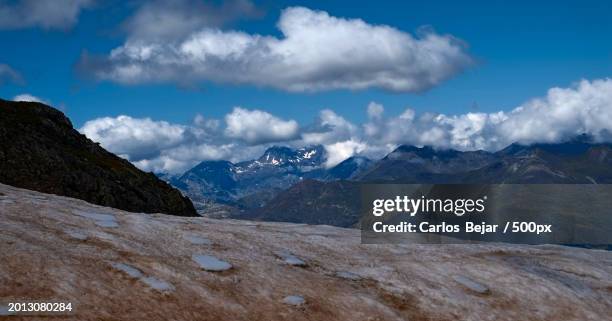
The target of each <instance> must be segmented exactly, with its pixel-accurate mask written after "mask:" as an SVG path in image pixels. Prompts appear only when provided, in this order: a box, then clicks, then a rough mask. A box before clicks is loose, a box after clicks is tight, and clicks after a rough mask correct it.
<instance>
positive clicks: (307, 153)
mask: <svg viewBox="0 0 612 321" xmlns="http://www.w3.org/2000/svg"><path fill="white" fill-rule="evenodd" d="M316 153H317V151H316V150H314V149H313V150H311V151H309V152H306V153H304V156H303V157H304V158H306V159H310V158H311V157H312V155H314V154H316Z"/></svg>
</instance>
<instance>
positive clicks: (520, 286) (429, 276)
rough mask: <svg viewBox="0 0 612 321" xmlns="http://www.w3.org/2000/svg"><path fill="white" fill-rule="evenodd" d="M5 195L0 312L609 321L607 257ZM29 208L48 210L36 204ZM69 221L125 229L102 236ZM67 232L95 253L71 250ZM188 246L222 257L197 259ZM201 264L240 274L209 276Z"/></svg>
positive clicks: (89, 316) (0, 226)
mask: <svg viewBox="0 0 612 321" xmlns="http://www.w3.org/2000/svg"><path fill="white" fill-rule="evenodd" d="M0 193H4V194H6V196H5V197H6V198H7V199H11V200H14V201H15V203H14V204H5V205H2V206H1V207H0V231H2V232H1V233H0V305H1V304H6V303H7V302H10V301H11V300H17V299H21V300H24V299H29V300H32V301H45V300H49V299H50V298H54V299H61V300H62V301H67V302H71V303H72V305H73V306H74V307H76V309H75V310H74V311H73V314H72V315H70V318H68V319H69V320H117V319H121V320H147V321H158V320H160V321H161V320H194V321H197V320H208V321H216V320H219V321H220V320H237V321H247V320H248V321H263V320H266V321H274V320H293V321H307V320H308V321H313V320H325V321H336V320H368V319H370V320H385V321H387V320H391V321H405V320H457V319H458V318H460V319H464V320H476V321H477V320H512V321H514V320H525V319H529V320H581V321H583V320H597V321H600V320H608V319H609V315H610V311H611V310H612V295H610V294H611V289H612V253H611V252H609V251H601V250H587V249H580V248H570V247H563V246H552V245H548V246H527V245H507V244H478V245H476V244H473V245H416V244H394V245H382V244H369V245H364V244H361V243H360V231H359V230H354V229H342V228H335V227H329V226H309V225H303V224H302V225H299V224H287V223H271V222H257V223H254V222H243V221H236V220H214V219H207V218H199V217H194V218H185V217H177V216H166V215H160V214H153V215H145V214H136V213H128V212H124V211H119V210H114V209H109V208H103V207H97V206H93V205H90V204H87V203H85V202H83V201H79V200H74V199H69V198H65V197H59V196H53V195H43V194H38V193H35V192H31V191H27V190H21V189H16V188H13V187H10V186H6V185H0ZM32 195H41V196H44V197H47V198H48V201H46V202H43V203H40V204H34V203H33V202H31V201H30V200H31V196H32ZM73 211H82V212H85V213H99V214H108V215H112V216H114V217H115V219H116V221H117V222H119V224H118V226H117V227H116V228H113V229H102V228H99V227H97V226H96V225H94V224H92V220H94V219H92V218H87V217H82V216H77V215H74V214H73ZM94 221H95V220H94ZM67 230H75V231H81V232H83V233H85V234H87V236H88V240H87V241H86V242H75V240H74V239H73V238H70V237H68V236H67V234H66V231H67ZM189 235H196V236H198V235H199V236H205V237H206V238H210V239H211V240H214V241H215V245H214V246H209V247H206V249H201V250H202V251H204V250H205V251H206V252H205V253H201V252H200V251H199V250H198V247H196V246H191V245H189V243H187V241H186V240H187V236H189ZM314 236H318V237H314ZM271 249H272V250H271ZM275 249H290V251H291V252H290V254H291V255H293V256H294V257H296V258H300V259H304V260H303V262H304V261H305V262H307V263H308V267H307V268H294V267H292V266H288V265H286V264H280V261H278V260H275V259H274V258H273V256H272V255H271V251H274V250H275ZM198 254H206V255H208V256H211V257H214V258H215V259H216V260H219V259H218V258H221V259H223V260H224V261H226V263H227V262H231V263H232V264H233V265H234V266H235V267H234V268H233V269H231V270H228V271H226V272H223V273H206V272H203V271H202V270H200V269H199V268H198V267H199V265H196V263H195V262H194V261H193V258H192V257H193V256H194V255H198ZM281 259H282V258H281ZM205 261H206V260H205ZM219 261H221V260H219ZM111 262H116V263H122V264H125V265H126V266H129V267H131V268H133V269H136V270H137V271H138V273H140V276H139V277H132V276H130V274H129V273H132V274H133V275H138V273H134V271H132V270H130V269H129V268H126V266H123V265H115V266H111ZM227 264H229V263H227ZM128 271H129V272H128ZM338 271H350V272H349V273H354V274H356V275H358V276H360V277H361V280H359V281H353V280H351V279H350V278H343V277H340V276H338V275H337V273H338ZM33 276H35V277H33ZM456 276H463V277H466V278H467V279H468V280H469V281H467V282H466V281H465V280H462V278H459V279H457V277H456ZM472 283H476V284H478V285H474V284H472ZM481 287H485V288H487V289H488V290H489V291H488V294H486V295H482V294H479V292H483V291H482V290H483V289H482V288H481ZM287 295H297V296H301V297H302V298H305V299H306V303H305V305H304V306H305V307H307V308H295V306H292V305H288V304H287V303H285V302H283V299H284V298H285V297H286V296H287ZM0 308H1V306H0ZM17 319H18V318H17ZM24 320H26V319H25V318H24ZM28 320H31V319H28Z"/></svg>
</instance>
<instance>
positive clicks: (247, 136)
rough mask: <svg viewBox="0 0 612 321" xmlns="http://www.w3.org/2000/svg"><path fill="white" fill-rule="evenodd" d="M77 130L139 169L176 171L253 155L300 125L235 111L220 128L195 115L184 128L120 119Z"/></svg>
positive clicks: (291, 136)
mask: <svg viewBox="0 0 612 321" xmlns="http://www.w3.org/2000/svg"><path fill="white" fill-rule="evenodd" d="M79 131H80V132H81V133H83V134H85V135H86V136H87V137H88V138H90V139H91V140H93V141H95V142H98V143H100V145H102V147H104V148H106V149H108V150H109V151H111V152H113V153H115V154H117V155H120V156H121V157H123V158H125V159H128V160H129V161H131V162H132V163H134V164H135V165H136V166H138V167H139V168H141V169H143V170H146V171H153V172H170V173H180V172H183V171H185V170H187V169H189V168H191V167H192V166H194V165H195V164H197V163H198V162H201V161H203V160H218V159H227V160H230V161H241V160H245V159H248V158H250V157H254V156H255V155H257V154H259V153H261V152H263V150H264V149H265V147H266V146H264V145H262V144H265V143H268V142H283V141H286V140H290V139H294V138H296V137H297V135H298V134H299V127H298V124H297V122H296V121H295V120H282V119H280V118H278V117H276V116H273V115H272V114H269V113H267V112H264V111H261V110H249V109H244V108H240V107H236V108H234V110H233V111H232V112H231V113H229V114H227V115H226V117H225V122H224V123H223V124H221V121H220V120H218V119H209V118H205V117H204V116H202V115H199V114H198V115H196V116H195V118H194V120H193V123H192V124H189V125H180V124H171V123H168V122H166V121H158V120H152V119H150V118H133V117H130V116H125V115H122V116H118V117H103V118H97V119H94V120H90V121H88V122H86V123H85V124H84V125H83V127H81V128H80V129H79Z"/></svg>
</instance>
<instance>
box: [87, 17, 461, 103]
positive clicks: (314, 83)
mask: <svg viewBox="0 0 612 321" xmlns="http://www.w3.org/2000/svg"><path fill="white" fill-rule="evenodd" d="M179 16H180V15H179ZM169 20H170V21H174V20H176V19H169ZM171 23H172V24H175V22H171ZM162 24H163V22H162ZM191 24H192V23H191V22H190V20H189V19H186V21H182V22H181V24H179V25H180V27H177V28H178V29H181V30H187V29H189V28H191V27H194V28H197V27H199V25H200V23H193V25H194V26H191ZM277 26H278V28H279V30H280V32H281V35H282V36H281V37H273V36H265V35H258V34H249V33H245V32H241V31H224V30H220V29H217V28H210V27H203V28H201V29H197V30H193V32H192V33H190V35H189V36H188V37H186V38H180V40H176V41H154V40H150V39H149V38H148V37H134V38H128V40H127V41H126V43H125V44H124V45H122V46H120V47H118V48H115V49H113V50H112V51H111V52H110V54H108V56H102V57H100V56H91V55H88V54H84V55H83V56H82V57H81V60H80V62H79V64H78V66H79V69H80V70H81V71H83V72H86V73H88V74H91V75H93V76H94V77H95V78H97V79H100V80H110V81H114V82H118V83H123V84H139V83H147V82H176V83H179V84H185V82H198V81H212V82H219V83H234V84H253V85H257V86H266V87H273V88H278V89H282V90H287V91H292V92H302V91H322V90H333V89H351V90H361V89H366V88H382V89H384V90H389V91H396V92H420V91H424V90H427V89H429V88H431V87H433V86H436V85H437V84H439V83H440V82H442V81H444V80H446V79H448V78H449V77H452V76H453V75H455V74H457V73H459V72H461V71H462V70H464V69H465V68H466V67H468V66H469V65H470V64H471V62H472V59H471V58H470V56H469V55H468V54H467V53H466V50H465V46H464V44H463V43H462V42H460V41H458V40H457V39H455V38H454V37H452V36H450V35H440V34H437V33H435V32H433V31H428V32H422V33H421V34H420V36H418V37H415V36H413V35H411V34H409V33H407V32H403V31H401V30H398V29H396V28H393V27H390V26H386V25H372V24H368V23H366V22H365V21H363V20H361V19H345V18H338V17H333V16H330V15H329V14H328V13H327V12H324V11H314V10H310V9H307V8H304V7H290V8H287V9H285V10H283V11H282V13H281V16H280V19H279V21H278V23H277ZM151 28H154V27H151ZM155 28H156V27H155ZM145 29H146V28H145ZM145 29H143V30H145ZM147 32H148V31H147ZM181 32H183V31H181ZM152 33H156V32H155V31H154V32H152Z"/></svg>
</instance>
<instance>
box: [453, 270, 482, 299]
mask: <svg viewBox="0 0 612 321" xmlns="http://www.w3.org/2000/svg"><path fill="white" fill-rule="evenodd" d="M453 279H454V280H455V282H457V283H459V284H461V285H463V286H464V287H466V288H468V289H469V290H472V291H474V292H476V293H480V294H486V293H489V288H488V287H486V286H485V285H484V284H481V283H478V282H476V281H474V280H472V279H470V278H468V277H465V276H463V275H457V276H455V277H454V278H453Z"/></svg>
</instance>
